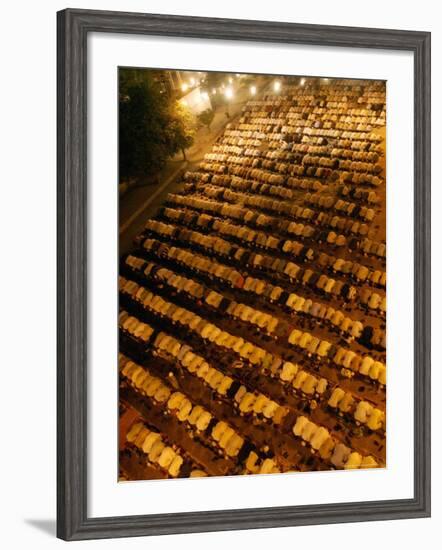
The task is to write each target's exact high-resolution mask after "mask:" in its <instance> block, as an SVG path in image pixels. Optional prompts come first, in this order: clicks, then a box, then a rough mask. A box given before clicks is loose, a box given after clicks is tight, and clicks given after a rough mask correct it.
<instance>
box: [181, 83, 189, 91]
mask: <svg viewBox="0 0 442 550" xmlns="http://www.w3.org/2000/svg"><path fill="white" fill-rule="evenodd" d="M188 88H189V86H188V85H187V84H181V91H182V92H187V89H188Z"/></svg>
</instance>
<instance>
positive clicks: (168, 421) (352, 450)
mask: <svg viewBox="0 0 442 550" xmlns="http://www.w3.org/2000/svg"><path fill="white" fill-rule="evenodd" d="M269 82H270V80H269ZM269 89H270V87H269ZM269 89H265V90H263V91H262V93H261V95H260V96H257V97H256V98H254V99H253V100H250V101H249V102H248V103H247V104H246V105H245V106H244V108H243V110H242V113H241V114H240V116H239V117H238V118H237V119H235V120H232V121H231V122H229V123H228V124H227V125H226V127H225V129H224V131H223V133H222V134H221V135H220V136H219V137H218V138H217V140H216V142H215V143H214V144H213V146H212V148H211V150H210V152H208V153H207V154H205V156H204V159H203V161H202V162H201V163H200V164H199V165H198V166H196V167H195V168H192V169H189V170H188V171H187V172H186V173H184V174H183V176H182V179H181V181H179V182H178V185H177V186H176V189H174V192H171V193H169V194H168V196H167V198H166V201H165V203H164V204H163V205H161V207H160V208H159V209H158V212H157V214H156V215H155V216H154V217H153V218H150V219H147V220H146V223H145V227H144V230H143V231H142V233H141V234H140V235H138V236H137V238H136V239H135V243H134V249H133V250H132V251H131V253H130V254H126V255H124V256H123V257H122V258H121V264H120V275H119V295H120V314H119V331H120V356H119V371H120V415H121V417H122V418H123V417H124V415H125V414H128V411H132V414H133V416H132V417H131V419H132V420H131V421H130V423H129V425H127V426H126V425H125V428H124V433H123V437H122V438H121V437H120V470H121V471H120V474H121V479H149V478H152V477H156V478H176V477H204V476H211V475H235V474H259V473H281V472H301V471H315V470H330V469H359V468H378V467H384V466H385V464H386V413H385V411H386V384H387V366H386V310H387V299H386V285H387V277H386V240H385V239H386V227H385V225H386V224H385V184H386V182H385V148H384V144H385V124H386V112H385V107H386V105H385V83H384V82H378V81H346V80H334V79H331V80H329V79H306V80H305V79H302V80H297V81H293V80H288V79H287V80H285V79H282V86H281V88H280V89H279V90H278V91H277V92H270V91H269ZM122 429H123V428H122Z"/></svg>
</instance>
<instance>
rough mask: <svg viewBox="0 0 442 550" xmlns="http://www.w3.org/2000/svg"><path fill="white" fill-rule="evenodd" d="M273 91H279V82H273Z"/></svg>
mask: <svg viewBox="0 0 442 550" xmlns="http://www.w3.org/2000/svg"><path fill="white" fill-rule="evenodd" d="M273 89H274V90H275V92H279V90H280V89H281V82H279V80H275V82H274V83H273Z"/></svg>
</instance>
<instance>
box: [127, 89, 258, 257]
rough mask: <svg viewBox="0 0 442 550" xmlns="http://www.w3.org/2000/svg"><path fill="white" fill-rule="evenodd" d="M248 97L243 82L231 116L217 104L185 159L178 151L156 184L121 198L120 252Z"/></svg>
mask: <svg viewBox="0 0 442 550" xmlns="http://www.w3.org/2000/svg"><path fill="white" fill-rule="evenodd" d="M248 99H250V96H249V90H248V87H245V86H243V87H241V88H240V89H239V90H238V91H237V93H236V96H235V99H234V100H233V101H232V103H231V104H230V106H229V112H230V118H227V117H226V115H225V112H226V110H225V108H223V107H218V109H217V111H216V113H215V117H214V119H213V122H212V124H211V128H210V131H209V130H208V129H207V128H205V127H204V128H201V129H200V130H198V132H197V133H196V136H195V143H194V145H193V146H192V147H190V148H189V149H188V150H187V152H186V156H187V161H184V159H183V158H182V155H181V153H180V154H178V155H176V156H175V157H174V158H173V159H171V160H170V161H169V162H167V164H166V166H165V167H164V169H163V170H162V172H161V174H160V175H159V184H155V185H145V186H142V187H134V188H133V189H131V190H130V191H129V192H128V193H127V194H126V195H124V196H123V197H122V198H120V204H119V220H120V221H119V223H120V239H119V255H122V254H124V253H126V252H128V251H129V250H130V249H131V248H132V242H133V239H134V237H135V236H136V235H137V234H138V233H140V231H141V229H142V228H143V226H144V223H145V220H146V219H147V218H149V217H151V216H153V215H154V214H155V213H156V211H157V210H158V208H159V206H160V205H161V204H162V203H163V202H164V199H165V197H166V195H167V194H168V193H170V192H173V191H174V190H175V189H176V188H177V186H178V185H179V183H178V182H179V180H180V177H181V174H182V173H183V172H184V171H185V170H186V169H187V168H192V167H194V166H195V165H196V164H198V163H199V162H201V161H202V159H203V157H204V155H205V154H206V153H207V152H209V151H210V149H211V147H212V144H213V142H214V141H215V140H216V139H217V137H218V136H219V135H220V134H221V133H222V132H223V130H224V128H225V126H226V124H227V123H228V122H232V121H233V120H234V119H235V118H237V117H238V116H239V115H240V114H241V109H242V107H243V106H244V104H245V103H246V102H247V100H248Z"/></svg>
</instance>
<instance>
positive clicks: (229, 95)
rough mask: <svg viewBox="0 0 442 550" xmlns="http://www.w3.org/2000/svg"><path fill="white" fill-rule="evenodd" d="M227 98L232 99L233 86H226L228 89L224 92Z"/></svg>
mask: <svg viewBox="0 0 442 550" xmlns="http://www.w3.org/2000/svg"><path fill="white" fill-rule="evenodd" d="M224 94H225V96H226V98H227V99H232V97H233V90H232V88H230V87H229V88H226V91H225V92H224Z"/></svg>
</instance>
